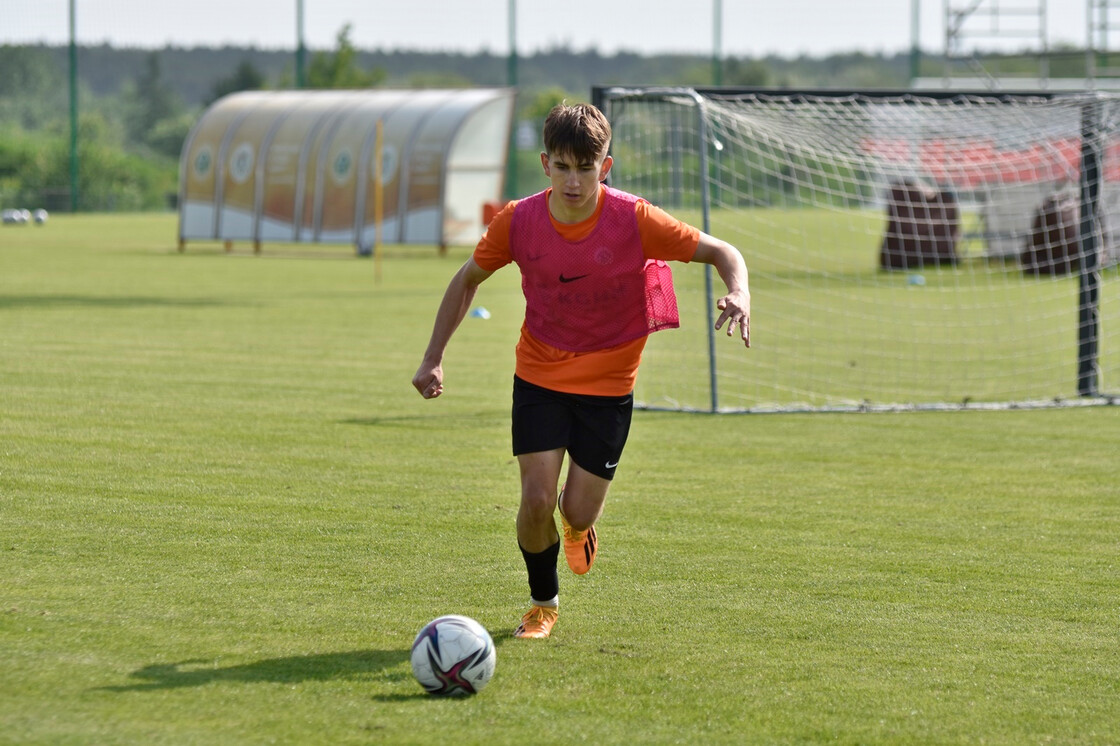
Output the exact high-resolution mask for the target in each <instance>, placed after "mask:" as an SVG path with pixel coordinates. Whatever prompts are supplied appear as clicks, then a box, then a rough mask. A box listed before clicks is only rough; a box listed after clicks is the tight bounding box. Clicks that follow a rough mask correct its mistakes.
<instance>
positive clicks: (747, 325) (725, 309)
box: [716, 292, 751, 347]
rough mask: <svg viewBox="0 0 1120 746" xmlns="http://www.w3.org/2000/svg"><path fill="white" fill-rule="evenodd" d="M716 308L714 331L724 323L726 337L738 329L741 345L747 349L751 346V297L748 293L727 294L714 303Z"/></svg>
mask: <svg viewBox="0 0 1120 746" xmlns="http://www.w3.org/2000/svg"><path fill="white" fill-rule="evenodd" d="M716 308H718V309H719V310H720V314H719V318H718V319H716V330H717V331H718V330H719V329H720V328H721V327H722V326H723V325H724V323H726V324H727V336H729V337H730V336H731V335H732V334H734V332H735V327H736V326H738V327H739V335H740V336H741V337H742V338H743V344H745V345H746V346H747V347H750V346H751V296H750V294H749V293H744V292H738V293H728V294H727V295H725V296H723V297H722V298H720V299H719V300H717V301H716Z"/></svg>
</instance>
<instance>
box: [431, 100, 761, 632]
mask: <svg viewBox="0 0 1120 746" xmlns="http://www.w3.org/2000/svg"><path fill="white" fill-rule="evenodd" d="M610 140H611V129H610V124H609V123H608V122H607V120H606V117H604V116H603V114H602V113H601V112H600V111H599V110H598V109H596V108H595V107H594V106H590V105H587V104H577V105H574V106H568V105H565V104H560V105H558V106H556V107H555V108H553V109H552V111H551V112H550V113H549V115H548V118H547V120H546V121H545V125H544V146H545V152H544V153H541V165H542V166H543V167H544V173H545V175H546V176H547V177H548V178H549V181H550V182H551V186H550V188H548V189H546V190H545V191H543V192H540V193H539V194H536V195H533V196H532V197H526V198H525V199H522V200H520V201H516V202H511V203H509V204H508V205H506V207H505V208H504V209H503V210H502V211H501V212H499V213H498V214H497V215H496V216H495V218H494V220H493V221H492V222H491V223H490V226H489V228H488V229H487V231H486V234H485V235H484V236H483V237H482V239H481V240H480V241H479V243H478V246H477V247H476V248H475V251H474V254H473V255H472V256H471V258H470V259H468V260H467V261H466V263H465V264H463V266H462V267H460V269H459V271H458V272H457V273H456V274H455V276H454V277H452V279H451V282H450V284H449V285H448V287H447V291H446V292H445V294H444V296H443V301H442V302H441V303H440V307H439V311H438V312H437V314H436V320H435V327H434V329H433V330H432V336H431V340H430V341H429V343H428V348H427V350H426V351H425V353H424V360H423V362H422V363H421V364H420V368H419V369H418V370H417V371H416V375H415V376H414V377H413V379H412V385H413V386H415V387H416V390H417V391H419V392H420V394H421V395H422V396H423V397H424V398H425V399H432V398H435V397H438V396H439V395H440V394H442V393H443V355H444V351H445V350H446V349H447V344H448V342H449V341H450V339H451V335H452V334H453V333H454V331H455V330H456V329H457V328H458V326H459V324H460V322H461V321H462V320H463V317H464V316H465V315H466V314H467V311H468V310H469V309H470V306H471V302H472V300H473V299H474V295H475V291H476V290H477V289H478V286H479V285H480V284H482V283H483V282H484V281H485V280H486V279H487V278H488V277H490V275H491V274H493V273H494V272H496V271H497V270H498V269H500V268H502V267H504V266H505V265H507V264H510V263H515V264H517V266H518V268H519V269H520V270H521V275H522V289H523V290H524V293H525V302H526V308H525V322H524V324H523V325H522V327H521V339H520V341H519V342H518V343H517V353H516V357H517V362H516V368H515V375H514V381H513V453H514V455H515V456H517V461H518V465H519V468H520V471H521V505H520V508H519V510H518V513H517V541H518V544H519V545H520V548H521V553H522V555H523V557H524V559H525V567H526V570H527V571H528V575H529V593H530V607H529V611H527V612H526V613H525V615H524V617H523V618H522V620H521V624H520V626H518V628H517V630H516V631H515V633H514V634H515V636H517V637H536V638H543V637H548V636H549V635H550V634H551V632H552V627H553V625H554V624H555V623H556V619H557V615H558V608H559V588H560V585H559V578H558V575H557V571H556V566H557V557H558V556H559V550H560V533H559V532H558V531H557V529H556V520H555V517H554V516H555V513H556V512H557V510H558V512H559V513H560V522H561V530H562V532H563V544H564V555H565V558H566V559H567V562H568V566H569V567H570V568H571V569H572V571H573V572H575V573H577V574H580V575H582V574H584V573H586V572H587V571H588V570H590V569H591V565H592V564H593V563H594V561H595V555H596V552H597V550H598V536H597V535H596V532H595V523H596V521H597V520H598V519H599V516H600V515H601V514H602V512H603V504H604V501H605V500H606V496H607V488H608V487H609V486H610V483H611V480H612V479H613V478H614V475H615V470H616V468H617V467H618V464H619V461H620V460H621V458H622V450H623V447H624V446H625V444H626V438H627V435H628V433H629V430H630V419H631V412H632V409H633V390H634V382H635V380H636V378H637V373H638V363H639V362H640V360H641V354H642V349H643V348H644V347H645V343H646V337H647V336H648V335H649V334H650V332H652V331H657V330H659V329H664V328H669V327H675V326H677V308H676V301H675V297H674V295H673V293H672V281H671V278H670V277H669V276H668V269H667V267H666V265H665V262H666V261H669V260H675V261H682V262H690V261H691V262H703V263H705V264H711V265H712V266H714V267H715V268H716V270H717V271H718V273H719V276H720V278H721V279H722V280H723V282H724V284H725V285H726V288H727V293H726V294H725V295H724V296H723V297H722V298H720V299H719V300H718V301H717V303H716V306H717V308H718V309H719V310H720V314H719V318H717V319H716V321H715V328H716V329H720V328H722V327H723V325H724V324H727V334H728V336H731V335H732V334H733V330H734V329H736V328H737V329H738V330H739V335H740V337H741V338H742V340H743V342H744V343H745V345H746V346H747V347H750V292H749V290H748V287H747V267H746V264H745V263H744V262H743V257H742V255H741V254H740V253H739V251H738V250H737V249H736V248H735V247H733V246H732V245H731V244H729V243H727V242H726V241H722V240H720V239H717V238H714V237H712V236H709V235H708V234H706V233H703V232H702V231H700V230H697V229H696V228H694V227H692V226H690V225H687V224H686V223H682V222H680V221H678V220H676V219H675V218H673V217H671V216H669V215H668V214H667V213H665V212H664V211H662V210H660V209H658V208H656V207H654V206H652V205H650V204H649V203H648V202H646V201H645V200H642V199H641V198H639V197H636V196H634V195H631V194H627V193H626V192H622V191H619V190H615V189H611V188H609V187H607V186H605V185H604V184H603V183H602V182H603V181H604V180H605V179H606V178H607V174H608V173H609V172H610V170H611V166H612V164H613V160H612V158H611V156H610V155H608V149H609V147H610ZM565 454H567V456H568V471H567V475H566V477H565V479H564V484H563V487H562V488H561V489H560V490H559V494H557V487H558V485H559V483H560V475H561V469H562V467H563V462H564V456H565Z"/></svg>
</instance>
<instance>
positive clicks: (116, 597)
mask: <svg viewBox="0 0 1120 746" xmlns="http://www.w3.org/2000/svg"><path fill="white" fill-rule="evenodd" d="M174 243H175V223H174V218H173V217H171V216H166V215H156V216H148V215H145V216H83V217H75V218H68V217H65V216H60V217H55V218H52V220H51V222H50V223H48V224H47V225H46V226H44V227H41V228H39V227H25V228H20V227H12V226H4V227H3V228H2V229H0V330H2V333H0V653H2V660H3V665H2V666H0V743H18V744H87V743H97V744H141V743H142V744H152V743H173V744H191V743H194V744H215V743H238V744H242V743H291V744H308V743H312V744H318V743H321V744H340V743H417V744H426V743H439V742H446V741H450V740H454V741H456V742H458V743H464V744H468V743H479V744H506V743H511V744H512V743H517V744H525V743H568V742H577V743H578V742H599V743H728V744H732V743H734V744H739V743H758V744H779V743H780V744H810V743H822V742H833V743H841V744H868V743H876V744H896V743H903V744H974V743H987V744H1015V745H1018V744H1034V743H1051V742H1054V743H1064V744H1111V743H1116V742H1117V741H1118V740H1120V725H1117V723H1120V645H1118V643H1120V639H1118V637H1120V636H1118V633H1117V629H1118V626H1117V609H1118V602H1120V572H1118V569H1117V557H1120V538H1118V537H1120V502H1118V501H1117V495H1118V487H1117V485H1118V482H1117V472H1116V464H1117V454H1118V453H1120V409H1117V408H1115V407H1109V408H1088V409H1062V410H1046V411H1020V412H969V413H909V414H863V415H842V414H827V415H783V416H727V417H712V416H706V415H682V414H667V413H655V412H638V413H637V414H636V416H635V423H634V428H633V431H632V435H631V440H630V445H629V447H628V450H627V453H626V457H625V460H624V462H623V466H622V467H621V468H620V474H619V478H618V480H617V483H616V484H615V485H614V487H612V492H611V496H610V498H609V500H608V506H607V511H606V513H605V515H604V517H603V519H602V522H601V524H600V537H601V541H602V547H603V548H602V552H601V555H600V559H599V562H598V563H597V565H596V568H595V570H594V571H593V572H592V573H591V574H590V575H588V576H586V577H584V578H576V577H575V576H572V575H571V574H570V573H567V571H566V570H565V571H563V574H562V576H561V595H562V614H561V619H560V623H559V625H558V626H557V628H556V633H555V636H554V638H553V639H551V640H548V641H545V642H524V641H519V640H513V639H510V637H509V630H511V629H512V627H513V626H514V624H515V623H516V620H517V618H518V617H519V615H520V613H521V612H522V610H523V606H524V603H525V601H526V597H527V593H528V589H527V586H526V583H525V579H524V570H523V567H522V564H521V558H520V555H519V554H518V552H517V548H516V544H515V540H514V531H513V527H514V516H515V510H516V504H517V492H518V487H517V469H516V465H515V463H514V462H513V460H512V458H511V457H510V455H509V446H508V407H509V404H508V400H509V382H510V377H511V375H512V370H513V352H512V348H513V343H514V341H515V340H516V335H517V329H518V327H519V325H520V322H521V308H522V301H521V299H520V293H519V283H518V278H517V276H516V272H514V271H513V270H508V271H505V272H501V273H498V274H497V275H495V277H494V278H493V279H491V280H490V281H489V282H488V283H487V284H486V285H485V286H484V287H483V288H482V290H481V291H480V295H479V297H478V302H479V303H480V304H482V305H485V306H486V307H487V308H489V309H490V310H491V312H492V314H493V316H492V318H491V319H489V320H487V321H483V320H480V319H471V318H468V319H467V320H466V321H465V322H464V324H463V326H462V328H461V329H460V331H459V333H458V334H457V336H456V338H455V339H454V340H453V342H452V345H451V349H450V350H449V355H448V359H447V363H446V374H447V391H446V394H445V396H444V397H443V398H441V399H439V400H436V401H423V400H421V399H420V397H419V396H418V395H416V394H415V393H414V392H413V391H412V390H411V387H410V385H409V381H410V378H411V376H412V373H413V372H414V371H415V367H416V365H417V364H418V362H419V359H420V354H421V352H422V350H423V348H424V346H425V344H426V341H427V336H428V333H429V331H430V328H431V323H432V318H433V315H434V312H435V307H436V304H437V303H438V300H439V297H440V294H441V293H442V289H443V287H444V286H445V284H446V281H447V279H448V277H449V276H450V275H451V273H452V272H453V271H454V269H455V268H456V267H457V266H458V264H459V263H460V262H461V261H462V259H463V258H464V256H465V253H464V252H463V251H461V250H460V251H453V252H452V253H451V255H450V256H447V257H439V256H438V255H437V254H436V252H435V251H434V250H430V249H425V248H417V247H410V248H396V249H393V250H392V251H390V252H389V254H388V255H387V256H386V259H385V262H384V265H383V279H382V281H381V283H380V284H377V283H375V282H374V279H373V269H374V267H373V263H372V262H370V261H368V260H360V259H355V258H353V257H352V256H351V255H350V254H349V252H348V250H346V249H342V248H339V249H319V250H316V251H312V250H309V249H307V248H303V249H299V248H292V247H279V248H276V247H266V250H265V255H263V256H261V257H253V256H251V255H249V253H248V252H247V251H245V250H244V249H239V251H238V252H237V253H235V254H234V255H232V256H227V255H225V254H224V252H222V251H221V250H220V249H219V248H215V247H213V246H205V245H203V246H194V245H192V246H190V247H188V250H187V252H186V253H185V254H179V253H177V252H176V251H175V250H174ZM759 312H760V315H759V319H760V322H759V327H758V333H759V334H760V335H761V336H760V340H761V339H764V338H765V335H766V334H767V332H766V325H765V323H764V322H763V321H762V320H763V319H765V318H766V309H765V307H760V310H759ZM677 333H678V334H684V333H686V332H677ZM720 341H723V342H725V341H726V340H720ZM729 344H730V343H729ZM763 350H765V347H760V349H758V350H752V351H751V352H750V353H742V354H744V355H745V356H747V362H746V363H745V364H746V365H749V364H751V363H752V362H753V360H754V357H752V356H755V353H758V352H761V351H763ZM759 357H761V356H759ZM451 612H453V613H462V614H467V615H470V616H473V617H475V618H477V619H479V621H481V622H482V623H483V624H484V625H485V626H486V627H487V628H488V629H490V630H491V632H492V633H493V634H494V636H495V640H496V642H497V644H498V665H497V672H496V674H495V677H494V680H493V681H492V683H491V684H490V686H489V687H488V688H487V689H486V690H485V691H484V692H483V693H482V694H481V695H479V696H477V697H474V698H472V699H469V700H465V701H442V700H437V699H432V698H429V697H428V696H427V695H424V694H423V693H422V692H421V690H420V689H419V687H418V685H416V683H415V682H414V681H413V680H412V678H411V674H410V671H409V665H408V660H407V658H408V648H409V645H410V644H411V641H412V638H413V636H414V635H415V633H416V631H417V630H419V628H420V627H421V626H422V625H423V624H424V623H425V622H426V621H428V620H429V619H430V618H432V617H434V616H436V615H438V614H442V613H451Z"/></svg>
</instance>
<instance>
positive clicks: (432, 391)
mask: <svg viewBox="0 0 1120 746" xmlns="http://www.w3.org/2000/svg"><path fill="white" fill-rule="evenodd" d="M412 385H413V387H414V388H415V389H416V390H417V391H419V392H420V396H422V397H424V398H425V399H435V398H436V397H437V396H439V395H440V394H442V393H443V366H442V365H434V366H433V365H428V364H426V363H425V364H424V365H421V366H420V369H419V370H418V371H416V375H414V376H413V377H412Z"/></svg>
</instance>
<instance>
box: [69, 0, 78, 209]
mask: <svg viewBox="0 0 1120 746" xmlns="http://www.w3.org/2000/svg"><path fill="white" fill-rule="evenodd" d="M74 2H75V0H70V212H77V211H78V33H77V28H78V25H77V21H76V18H75V11H74Z"/></svg>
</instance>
